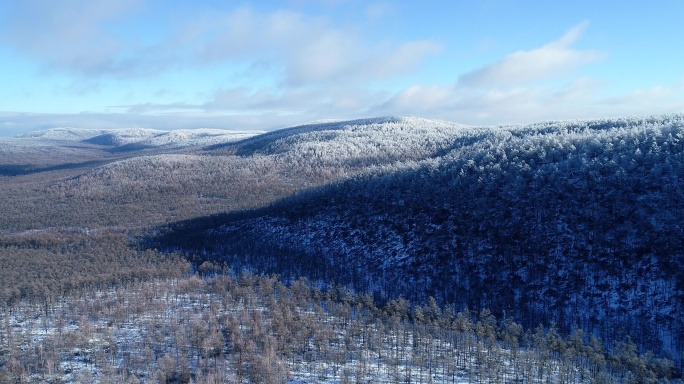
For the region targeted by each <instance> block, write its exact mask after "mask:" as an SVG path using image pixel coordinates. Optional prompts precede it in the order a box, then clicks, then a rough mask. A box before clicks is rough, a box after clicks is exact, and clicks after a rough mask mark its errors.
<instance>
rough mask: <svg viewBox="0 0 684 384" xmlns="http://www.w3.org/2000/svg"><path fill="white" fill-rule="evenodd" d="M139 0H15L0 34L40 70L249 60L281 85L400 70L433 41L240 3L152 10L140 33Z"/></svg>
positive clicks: (149, 69)
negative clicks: (156, 25)
mask: <svg viewBox="0 0 684 384" xmlns="http://www.w3.org/2000/svg"><path fill="white" fill-rule="evenodd" d="M141 4H143V3H141V2H139V1H134V0H125V1H116V2H111V1H88V0H68V1H64V2H61V1H60V2H43V1H39V0H27V1H22V2H17V3H15V4H14V6H13V7H11V8H10V10H9V14H8V16H7V18H8V19H9V20H12V22H10V23H9V24H8V25H7V26H5V27H2V26H0V35H4V36H5V37H4V38H2V40H0V41H2V42H4V43H6V44H10V45H11V46H13V47H14V48H15V49H16V50H17V51H19V52H22V53H23V54H25V55H28V56H30V57H33V58H35V59H38V60H39V61H40V62H41V63H42V64H43V65H45V66H46V67H47V68H50V69H56V70H59V71H65V72H67V73H70V74H76V75H79V76H84V77H93V78H98V77H103V76H104V77H115V78H118V79H127V78H141V77H149V76H153V75H155V74H158V73H161V72H164V71H168V70H172V69H178V68H191V69H201V68H202V67H203V66H206V65H229V66H230V65H237V66H240V65H242V66H244V65H248V64H250V63H255V62H258V63H260V65H259V66H256V68H258V70H261V71H263V70H265V69H266V70H268V71H269V73H268V74H266V75H267V76H269V77H273V76H277V77H279V78H280V81H281V83H282V84H283V85H287V86H302V85H307V84H315V83H332V82H335V83H339V82H349V81H357V82H363V81H373V80H375V79H384V78H388V77H392V76H397V75H402V74H406V73H408V72H410V71H412V70H415V68H416V67H417V66H418V65H419V64H420V63H421V62H422V61H423V60H425V58H426V57H428V56H429V55H433V54H436V53H438V52H439V51H440V49H441V46H440V44H439V43H437V42H434V41H407V42H389V43H388V42H386V41H383V42H374V41H369V40H368V38H367V36H365V35H364V34H363V33H362V31H361V30H360V29H359V27H358V26H354V25H346V26H333V25H331V24H330V22H329V21H328V20H327V19H326V18H322V17H316V16H310V15H306V14H303V13H298V12H293V11H286V10H279V11H273V12H269V13H261V12H258V11H255V10H253V9H251V8H248V7H242V8H236V9H233V10H228V11H226V10H221V9H210V10H206V11H199V10H194V9H193V10H191V11H190V10H189V11H188V13H187V14H184V15H182V17H180V15H175V17H166V18H165V17H161V18H160V19H159V20H161V21H159V20H158V22H161V23H166V24H165V27H166V28H168V31H166V32H165V34H162V35H160V36H157V40H156V41H150V40H149V37H147V36H142V34H143V32H140V31H143V30H144V29H145V28H144V26H141V25H129V24H130V23H132V21H131V20H133V18H131V17H130V16H136V17H140V16H141V15H142V16H149V15H146V14H145V13H144V12H150V10H149V9H147V10H146V9H145V7H144V6H142V5H141ZM135 12H139V13H137V14H136V13H135ZM140 12H141V13H140ZM127 23H129V24H127ZM128 26H130V27H131V28H132V30H127V27H128ZM138 29H140V31H138ZM160 30H161V31H164V29H163V28H162V29H160ZM138 32H140V33H138ZM146 38H147V39H148V40H146ZM371 64H372V65H371Z"/></svg>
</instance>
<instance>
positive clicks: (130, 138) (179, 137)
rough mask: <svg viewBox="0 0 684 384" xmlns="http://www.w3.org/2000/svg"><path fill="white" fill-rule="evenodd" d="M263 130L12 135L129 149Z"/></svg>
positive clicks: (193, 143)
mask: <svg viewBox="0 0 684 384" xmlns="http://www.w3.org/2000/svg"><path fill="white" fill-rule="evenodd" d="M261 133H263V132H259V131H229V130H223V129H181V130H174V131H162V130H156V129H144V128H126V129H83V128H68V127H67V128H52V129H47V130H42V131H36V132H29V133H26V134H23V135H19V136H15V137H14V138H15V139H32V140H55V141H75V142H82V143H89V144H97V145H102V146H111V147H120V146H131V147H133V148H159V147H200V146H208V145H217V144H225V143H230V142H234V141H238V140H241V139H245V138H248V137H252V136H255V135H258V134H261Z"/></svg>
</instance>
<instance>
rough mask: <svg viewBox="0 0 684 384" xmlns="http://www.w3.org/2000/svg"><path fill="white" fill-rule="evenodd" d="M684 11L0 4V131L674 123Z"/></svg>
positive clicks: (679, 7)
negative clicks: (414, 121) (355, 123)
mask: <svg viewBox="0 0 684 384" xmlns="http://www.w3.org/2000/svg"><path fill="white" fill-rule="evenodd" d="M682 15H684V1H681V0H661V1H655V2H653V1H651V2H647V1H632V0H623V1H619V2H618V1H596V0H591V1H584V0H576V1H563V2H556V1H542V0H537V1H531V0H530V1H524V0H481V1H465V0H463V1H461V0H444V1H423V2H417V1H412V0H411V1H409V0H406V1H356V0H281V1H250V2H236V1H230V0H197V1H180V0H117V1H109V0H104V1H100V0H60V1H52V0H0V136H7V135H13V134H18V133H22V132H27V131H33V130H39V129H47V128H54V127H67V126H68V127H78V128H128V127H138V128H155V129H164V130H167V129H181V128H183V129H187V128H222V129H235V130H252V129H257V130H272V129H277V128H282V127H286V126H291V125H296V124H300V123H306V122H310V121H316V120H322V119H357V118H364V117H377V116H387V115H413V116H420V117H425V118H431V119H440V120H448V121H453V122H457V123H462V124H469V125H498V124H527V123H535V122H540V121H546V120H571V119H593V118H609V117H626V116H641V115H652V114H662V113H683V112H684V43H683V41H684V31H683V30H682V29H681V18H682Z"/></svg>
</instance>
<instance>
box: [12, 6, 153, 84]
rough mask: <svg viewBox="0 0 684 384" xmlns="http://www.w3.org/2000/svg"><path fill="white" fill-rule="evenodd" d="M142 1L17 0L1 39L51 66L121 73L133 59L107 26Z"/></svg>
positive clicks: (91, 71)
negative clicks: (124, 51)
mask: <svg viewBox="0 0 684 384" xmlns="http://www.w3.org/2000/svg"><path fill="white" fill-rule="evenodd" d="M139 6H140V2H139V1H134V0H122V1H88V0H66V1H59V2H51V1H47V2H46V1H40V0H25V1H19V2H12V3H11V5H10V6H9V7H8V10H7V11H8V12H7V14H6V15H5V18H6V20H5V22H4V23H2V24H3V26H2V27H0V36H2V37H0V42H2V43H4V44H9V45H11V46H13V47H14V48H15V49H17V50H18V51H21V52H24V53H26V54H27V55H29V56H32V57H34V58H37V59H39V60H40V61H42V62H43V64H44V65H45V66H46V67H47V68H50V69H60V70H67V71H73V72H78V73H83V74H98V73H102V72H108V73H119V72H123V71H126V70H127V67H128V66H129V65H131V63H130V60H129V59H127V58H125V57H123V56H122V55H121V52H122V50H124V49H125V47H124V44H125V42H124V41H122V40H121V39H120V38H117V37H115V36H113V35H111V34H108V33H106V31H107V27H108V26H110V25H111V24H112V23H114V22H117V21H119V20H121V18H122V17H124V16H126V15H129V14H130V13H131V12H134V11H135V10H137V9H138V8H139Z"/></svg>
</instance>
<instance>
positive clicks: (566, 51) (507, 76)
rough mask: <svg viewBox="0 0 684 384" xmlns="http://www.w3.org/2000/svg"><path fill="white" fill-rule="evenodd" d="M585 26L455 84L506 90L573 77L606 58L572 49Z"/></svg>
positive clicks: (474, 73) (476, 72) (467, 74)
mask: <svg viewBox="0 0 684 384" xmlns="http://www.w3.org/2000/svg"><path fill="white" fill-rule="evenodd" d="M586 26H587V24H586V23H582V24H580V25H577V26H575V27H574V28H572V29H570V30H569V31H568V32H566V33H565V35H563V36H562V37H561V38H560V39H558V40H556V41H553V42H551V43H548V44H546V45H544V46H542V47H540V48H536V49H533V50H529V51H517V52H514V53H511V54H509V55H508V56H506V57H504V58H503V59H502V60H501V61H498V62H496V63H494V64H490V65H487V66H485V67H482V68H479V69H477V70H475V71H472V72H469V73H466V74H464V75H462V76H461V77H460V78H459V80H458V84H459V85H460V86H465V87H501V86H504V87H505V86H511V85H516V84H529V83H534V82H537V81H540V80H547V79H551V78H559V77H564V76H568V75H572V74H573V72H574V71H575V70H576V69H577V68H579V67H581V66H583V65H586V64H589V63H592V62H595V61H598V60H600V59H602V58H603V57H604V56H605V54H604V53H602V52H599V51H578V50H575V49H573V48H572V47H571V46H572V44H573V43H575V41H576V40H577V39H578V38H579V37H580V36H581V35H582V33H583V32H584V29H585V28H586Z"/></svg>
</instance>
